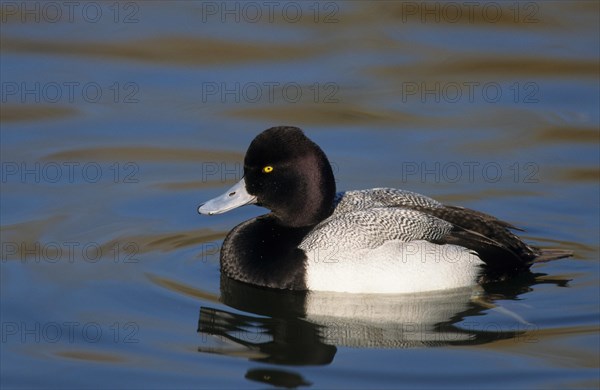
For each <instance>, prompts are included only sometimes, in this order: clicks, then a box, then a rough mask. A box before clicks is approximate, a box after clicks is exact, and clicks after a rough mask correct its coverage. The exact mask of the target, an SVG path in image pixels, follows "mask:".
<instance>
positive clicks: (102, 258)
mask: <svg viewBox="0 0 600 390" xmlns="http://www.w3.org/2000/svg"><path fill="white" fill-rule="evenodd" d="M248 4H250V5H248ZM427 6H430V7H431V8H430V9H431V10H432V11H428V9H429V8H425V5H422V4H421V3H415V2H361V1H352V2H321V3H311V2H305V3H295V2H292V3H279V2H276V3H273V4H272V5H269V4H266V3H261V2H254V3H236V2H229V3H227V4H224V3H221V2H122V3H112V2H78V3H77V5H72V3H69V2H28V3H22V2H9V1H3V2H2V3H1V11H2V14H1V18H2V20H1V22H2V24H1V28H2V34H1V55H2V58H1V76H2V107H1V108H2V109H1V112H0V119H1V125H2V129H1V133H0V134H1V137H2V138H1V154H2V156H1V161H2V182H1V184H2V196H1V209H2V214H1V225H2V227H1V229H2V230H1V234H2V239H1V241H2V263H1V270H2V272H1V285H2V287H1V293H2V301H1V302H2V306H1V317H2V320H1V321H2V344H1V374H2V379H1V381H2V386H3V387H6V388H11V387H60V388H82V387H94V388H117V387H118V388H124V387H132V388H174V387H199V388H265V387H267V386H268V385H266V383H269V384H271V385H274V386H287V387H294V386H299V387H311V388H437V387H444V388H446V387H460V388H597V387H598V386H599V384H600V374H599V364H600V359H599V350H600V342H599V337H598V324H599V323H600V318H599V315H600V298H599V296H600V294H599V280H600V278H599V274H600V272H599V271H600V270H599V266H598V264H599V263H598V259H599V250H598V248H599V245H598V236H599V231H600V229H599V220H600V215H599V207H598V200H599V197H600V191H599V185H598V183H599V181H598V179H599V175H600V170H599V163H600V153H599V149H598V147H599V146H598V144H599V130H598V124H599V121H600V118H599V110H598V107H599V100H600V99H599V77H598V67H599V65H598V59H599V49H598V48H599V47H600V45H599V40H600V38H599V34H598V31H599V30H598V29H599V20H598V14H599V13H598V11H599V6H598V3H597V2H595V1H580V2H575V1H568V2H567V1H547V2H546V1H545V2H520V3H516V2H489V3H485V2H484V3H480V2H475V3H469V4H467V3H456V2H455V3H438V2H430V3H428V5H427ZM227 7H229V8H227ZM253 7H254V8H253ZM270 7H273V8H270ZM70 10H71V11H72V12H71V11H70ZM278 124H291V125H296V126H300V127H302V128H303V129H305V131H306V133H307V134H308V135H309V136H310V137H311V138H312V139H314V140H315V141H316V142H317V143H318V144H319V145H321V147H322V148H323V149H324V150H325V152H326V153H327V154H328V156H329V158H330V160H331V161H332V164H333V167H334V171H335V174H336V180H337V187H338V189H360V188H370V187H377V186H389V187H397V188H406V189H410V190H413V191H417V192H421V193H424V194H428V195H430V196H432V197H434V198H436V199H438V200H440V201H443V202H446V203H451V204H457V205H462V206H466V207H471V208H475V209H478V210H481V211H484V212H488V213H490V214H493V215H496V216H498V217H499V218H502V219H504V220H507V221H510V222H511V223H513V224H515V225H517V226H520V227H523V228H525V229H526V231H525V232H524V233H522V235H523V237H524V238H525V239H526V240H527V241H528V242H530V243H533V244H536V245H540V246H545V247H553V248H563V249H571V250H573V251H574V252H575V256H574V257H573V258H571V259H566V260H560V261H556V262H551V263H546V264H539V265H536V266H535V268H534V269H533V271H534V275H529V276H523V277H522V278H519V279H517V280H513V281H510V282H508V283H502V284H498V285H492V286H487V287H486V289H485V290H484V289H467V290H458V291H450V292H445V293H443V294H438V293H431V294H422V295H419V296H411V295H408V296H382V297H376V298H373V297H370V296H350V297H349V296H345V295H339V294H337V295H336V294H312V295H308V296H306V295H304V294H290V293H287V294H286V293H277V292H271V291H264V290H261V289H255V288H252V287H248V286H240V285H238V284H236V283H227V281H223V282H222V281H221V280H220V276H219V270H218V264H219V258H218V249H219V245H220V244H221V241H222V239H223V237H224V236H225V234H226V233H227V232H228V231H229V230H230V229H231V228H232V227H233V226H235V225H236V224H237V223H239V222H241V221H243V220H246V219H248V218H251V217H253V216H256V215H259V214H261V213H263V212H264V210H262V209H260V208H258V207H246V208H242V209H239V210H236V211H234V212H231V213H228V214H225V215H222V216H216V217H211V218H209V217H203V216H199V215H197V213H196V207H197V205H198V204H199V203H200V202H202V201H204V200H207V199H209V198H211V197H213V196H215V195H217V194H219V193H221V192H222V191H223V190H224V189H226V188H227V187H228V186H229V185H230V184H232V183H233V182H234V181H235V180H236V179H239V177H240V174H241V166H240V165H239V163H240V161H241V160H242V158H243V154H244V152H245V150H246V148H247V146H248V144H249V142H250V141H251V140H252V138H253V137H254V136H255V135H256V134H257V133H258V132H260V131H261V130H263V129H265V128H267V127H270V126H273V125H278Z"/></svg>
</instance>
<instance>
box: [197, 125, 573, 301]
mask: <svg viewBox="0 0 600 390" xmlns="http://www.w3.org/2000/svg"><path fill="white" fill-rule="evenodd" d="M251 204H253V205H257V206H261V207H264V208H267V209H269V210H270V212H269V213H267V214H264V215H260V216H258V217H255V218H252V219H250V220H247V221H245V222H242V223H240V224H239V225H237V226H235V227H234V228H233V229H232V230H231V231H230V232H229V233H228V234H227V235H226V237H225V239H224V241H223V243H222V245H221V250H220V269H221V273H222V275H224V276H225V277H228V278H231V279H234V280H237V281H239V282H243V283H247V284H251V285H255V286H260V287H265V288H272V289H281V290H296V291H309V292H310V291H330V292H341V293H363V294H370V293H379V294H386V293H387V294H397V293H419V292H425V291H436V290H448V289H455V288H464V287H468V286H477V285H482V284H486V283H491V282H498V281H503V280H506V279H508V278H511V277H514V276H516V275H518V274H519V273H522V272H529V269H530V267H531V266H532V265H533V264H535V263H539V262H546V261H550V260H555V259H560V258H564V257H568V256H571V255H572V252H570V251H566V250H561V249H541V248H537V247H534V246H530V245H528V244H526V243H524V242H523V241H522V240H521V239H520V238H519V237H517V236H516V235H515V233H513V231H518V230H521V229H518V228H517V227H515V226H513V225H511V224H509V223H507V222H504V221H501V220H499V219H497V218H496V217H493V216H491V215H488V214H485V213H482V212H479V211H475V210H471V209H468V208H464V207H459V206H451V205H445V204H442V203H440V202H438V201H436V200H434V199H432V198H430V197H427V196H425V195H421V194H418V193H415V192H411V191H408V190H403V189H394V188H372V189H366V190H349V191H343V192H336V183H335V178H334V174H333V170H332V167H331V164H330V162H329V160H328V159H327V156H326V155H325V153H324V152H323V150H322V149H321V148H320V147H319V146H318V145H317V144H316V143H315V142H313V141H312V140H310V139H309V138H308V137H307V136H306V135H305V134H304V132H303V131H302V130H301V129H300V128H298V127H294V126H277V127H271V128H269V129H267V130H264V131H263V132H261V133H260V134H258V135H257V136H256V137H255V138H254V139H253V140H252V142H251V143H250V146H249V147H248V149H247V151H246V154H245V157H244V174H243V177H242V178H241V180H240V181H239V182H237V183H236V184H235V185H234V186H233V187H231V188H230V189H229V190H227V191H226V192H225V193H223V194H222V195H220V196H218V197H216V198H214V199H211V200H209V201H207V202H205V203H203V204H201V205H200V206H199V207H198V212H199V213H200V214H203V215H217V214H222V213H225V212H228V211H231V210H233V209H235V208H238V207H241V206H245V205H251Z"/></svg>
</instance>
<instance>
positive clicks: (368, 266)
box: [306, 240, 483, 293]
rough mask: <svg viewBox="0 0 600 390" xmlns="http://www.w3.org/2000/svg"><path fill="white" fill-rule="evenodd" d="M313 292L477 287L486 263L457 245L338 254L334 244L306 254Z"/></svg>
mask: <svg viewBox="0 0 600 390" xmlns="http://www.w3.org/2000/svg"><path fill="white" fill-rule="evenodd" d="M306 255H307V257H308V261H307V264H306V283H307V286H308V289H309V290H314V291H333V292H349V293H415V292H423V291H435V290H445V289H451V288H458V287H466V286H470V285H474V284H476V282H477V278H478V276H479V275H480V272H481V267H480V266H481V265H482V264H483V262H482V261H481V259H479V257H477V255H476V254H475V253H473V252H472V251H470V250H469V249H467V248H463V247H460V246H456V245H437V244H433V243H431V242H429V241H424V240H419V241H411V242H402V241H398V240H392V241H388V242H386V243H384V244H383V245H381V246H379V247H378V248H375V249H359V250H353V251H343V250H341V249H340V250H338V249H337V248H336V247H335V246H333V245H330V246H327V247H325V248H318V247H317V248H315V249H313V250H311V251H309V252H308V253H307V254H306Z"/></svg>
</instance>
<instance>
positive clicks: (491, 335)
mask: <svg viewBox="0 0 600 390" xmlns="http://www.w3.org/2000/svg"><path fill="white" fill-rule="evenodd" d="M539 276H542V274H536V275H534V274H532V273H529V274H524V275H522V276H520V277H519V278H515V279H512V280H510V281H505V282H498V283H491V284H487V285H485V286H483V287H482V286H474V287H469V288H460V289H454V290H444V291H440V292H430V293H419V294H390V295H387V294H344V293H326V292H302V291H281V290H273V289H268V288H262V287H256V286H252V285H249V284H246V283H242V282H238V281H236V280H233V279H230V278H228V277H226V276H222V277H221V302H222V303H224V304H225V305H227V306H229V307H231V308H232V309H234V310H222V309H219V308H215V307H207V306H203V307H201V308H200V318H199V320H198V332H199V333H200V335H201V337H202V345H201V346H200V347H199V348H198V351H200V352H204V353H215V354H220V355H227V356H235V357H242V358H245V359H248V360H251V361H256V362H262V363H270V364H277V365H287V366H297V365H327V364H330V363H331V362H332V361H333V359H334V357H335V354H336V352H337V347H356V348H398V349H401V348H418V347H440V346H448V345H476V344H486V343H492V342H496V341H500V340H507V339H516V340H518V341H521V342H527V341H528V340H535V331H536V326H535V325H534V324H530V323H528V322H527V321H525V320H523V319H521V318H520V317H519V316H518V315H517V314H515V313H511V312H509V311H506V310H503V309H501V308H496V307H495V305H494V301H495V300H498V299H503V300H512V299H517V298H518V296H519V295H520V294H522V293H525V292H527V291H530V290H531V286H532V285H534V284H540V283H552V284H556V285H559V286H565V285H566V283H567V282H568V281H567V280H562V279H557V280H548V279H544V280H540V279H539V278H538V277H539ZM490 309H492V310H497V311H500V312H501V313H502V314H503V315H505V316H507V317H509V320H508V321H506V322H505V323H504V325H503V326H499V325H498V324H494V323H491V322H488V323H487V324H486V322H485V321H483V320H481V321H480V320H476V321H475V320H473V319H472V318H471V317H476V316H483V315H485V313H484V311H486V310H490ZM239 311H243V312H244V314H242V313H240V312H239ZM506 323H511V324H512V325H511V326H507V325H506ZM246 377H247V378H248V379H251V380H255V381H257V380H258V381H263V382H267V383H270V384H273V385H278V386H284V387H298V386H308V385H310V383H309V382H307V381H305V380H304V379H303V378H302V377H301V376H300V375H299V374H297V373H293V372H289V371H286V370H279V369H264V368H261V369H252V370H250V371H248V373H247V374H246Z"/></svg>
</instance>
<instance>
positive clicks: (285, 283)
mask: <svg viewBox="0 0 600 390" xmlns="http://www.w3.org/2000/svg"><path fill="white" fill-rule="evenodd" d="M310 230H311V227H304V228H290V227H285V226H281V225H279V224H278V223H277V222H276V220H275V219H274V218H273V217H272V216H271V214H268V215H264V216H260V217H258V218H254V219H251V220H249V221H246V222H243V223H241V224H239V225H238V226H236V227H235V228H234V229H233V230H231V232H229V234H228V235H227V237H226V238H225V240H224V241H223V247H222V248H221V272H222V273H223V274H225V275H226V276H228V277H230V278H232V279H235V280H239V281H241V282H245V283H250V284H254V285H258V286H264V287H270V288H279V289H290V290H306V288H307V287H306V278H305V271H306V259H307V258H306V255H305V254H304V251H302V250H301V249H298V244H300V242H301V241H302V238H303V237H304V236H305V235H306V233H308V231H310Z"/></svg>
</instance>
